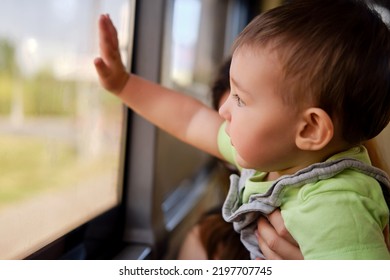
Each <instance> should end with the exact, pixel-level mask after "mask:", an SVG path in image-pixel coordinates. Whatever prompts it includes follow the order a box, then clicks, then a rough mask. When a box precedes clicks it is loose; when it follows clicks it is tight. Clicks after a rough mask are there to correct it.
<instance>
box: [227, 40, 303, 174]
mask: <svg viewBox="0 0 390 280" xmlns="http://www.w3.org/2000/svg"><path fill="white" fill-rule="evenodd" d="M280 83H281V66H280V63H279V61H278V59H277V57H276V54H275V53H273V52H270V51H269V50H268V49H266V48H265V49H257V50H253V49H252V48H249V47H241V48H239V49H237V50H236V51H235V52H234V54H233V59H232V64H231V68H230V86H231V92H230V95H229V98H228V99H227V100H226V102H225V103H224V104H223V105H222V107H221V108H220V110H219V113H220V115H221V116H222V117H223V118H224V119H226V121H227V126H226V132H227V133H228V135H229V136H230V139H231V143H232V145H233V146H234V147H235V149H236V150H237V163H238V164H239V165H240V166H242V167H244V168H254V169H257V170H260V171H281V170H288V169H290V168H293V167H294V158H295V154H296V152H297V147H296V145H295V136H296V135H295V133H296V127H297V125H298V121H299V112H297V110H294V108H292V107H291V106H288V105H286V104H285V102H283V100H282V98H281V94H283V93H281V92H280V90H278V89H280V88H281V87H280Z"/></svg>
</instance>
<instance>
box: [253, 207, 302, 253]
mask: <svg viewBox="0 0 390 280" xmlns="http://www.w3.org/2000/svg"><path fill="white" fill-rule="evenodd" d="M256 235H257V239H258V242H259V247H260V249H261V251H262V252H263V254H264V256H265V257H266V258H267V259H268V260H303V255H302V253H301V251H300V249H299V246H298V243H297V242H296V241H295V240H294V238H293V237H292V236H291V235H290V233H289V232H288V231H287V229H286V227H285V226H284V221H283V217H282V215H281V213H280V210H279V209H277V210H275V211H274V212H272V213H271V214H269V215H268V216H267V217H264V216H262V217H261V218H260V219H259V220H258V221H257V233H256Z"/></svg>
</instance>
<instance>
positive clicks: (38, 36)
mask: <svg viewBox="0 0 390 280" xmlns="http://www.w3.org/2000/svg"><path fill="white" fill-rule="evenodd" d="M127 2H128V0H33V1H32V0H0V38H1V39H4V38H5V39H7V40H8V41H10V42H12V43H13V44H14V45H15V47H16V53H17V59H18V62H19V65H20V66H22V67H23V71H25V72H26V73H29V72H34V71H35V70H36V69H39V68H40V67H41V66H42V65H44V64H46V63H50V64H51V63H53V60H55V61H58V60H59V59H62V61H66V60H69V59H68V57H73V58H74V57H76V56H86V55H92V53H94V54H95V55H97V46H98V45H97V19H98V16H99V14H101V13H109V14H110V16H111V18H112V19H113V21H114V23H115V24H116V25H117V26H119V25H120V23H119V21H120V14H121V12H122V9H123V6H124V5H125V4H126V3H127Z"/></svg>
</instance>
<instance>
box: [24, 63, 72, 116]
mask: <svg viewBox="0 0 390 280" xmlns="http://www.w3.org/2000/svg"><path fill="white" fill-rule="evenodd" d="M23 102H24V111H25V114H26V115H28V116H69V115H74V114H75V110H76V104H75V103H76V85H75V82H69V81H59V80H58V79H56V78H55V77H53V75H52V73H51V71H49V70H43V71H41V72H39V73H38V74H37V75H36V76H34V77H33V78H32V79H30V80H28V81H26V82H25V84H24V87H23Z"/></svg>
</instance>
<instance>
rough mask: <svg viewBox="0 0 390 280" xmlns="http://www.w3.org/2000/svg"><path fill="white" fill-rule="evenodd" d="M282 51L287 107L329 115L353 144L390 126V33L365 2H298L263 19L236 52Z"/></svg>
mask: <svg viewBox="0 0 390 280" xmlns="http://www.w3.org/2000/svg"><path fill="white" fill-rule="evenodd" d="M242 47H251V48H252V49H253V50H257V49H259V48H262V47H263V48H270V49H271V50H275V51H276V53H277V55H278V58H279V60H280V63H281V66H282V69H283V73H282V79H283V83H282V85H281V88H280V91H281V94H282V97H283V100H285V102H287V104H295V106H299V105H300V104H302V101H300V102H296V101H297V100H306V102H310V103H311V104H310V105H311V106H317V107H320V108H322V109H324V110H325V111H326V112H327V113H328V114H329V116H330V117H331V118H332V119H333V121H334V123H335V125H336V129H337V130H338V131H340V133H342V137H343V139H344V140H346V141H347V142H349V143H350V144H357V143H361V142H362V141H364V140H367V139H371V138H373V137H375V136H376V135H377V134H379V133H380V132H381V131H382V130H383V129H384V128H385V127H386V125H387V124H388V123H389V120H390V32H389V30H388V28H387V27H386V25H385V24H384V23H383V21H382V19H381V18H380V16H379V15H378V14H377V13H376V12H375V11H374V10H373V9H372V8H370V7H369V6H368V5H367V4H366V3H365V2H363V1H358V0H297V1H291V2H290V3H288V4H285V5H282V6H279V7H277V8H275V9H272V10H270V11H268V12H265V13H263V14H261V15H259V16H258V17H256V18H255V19H254V20H253V21H252V22H251V23H250V24H249V25H248V26H247V27H246V28H245V29H244V31H243V32H242V33H241V34H240V35H239V37H238V39H237V40H236V42H235V45H234V49H235V50H237V49H240V48H242Z"/></svg>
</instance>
